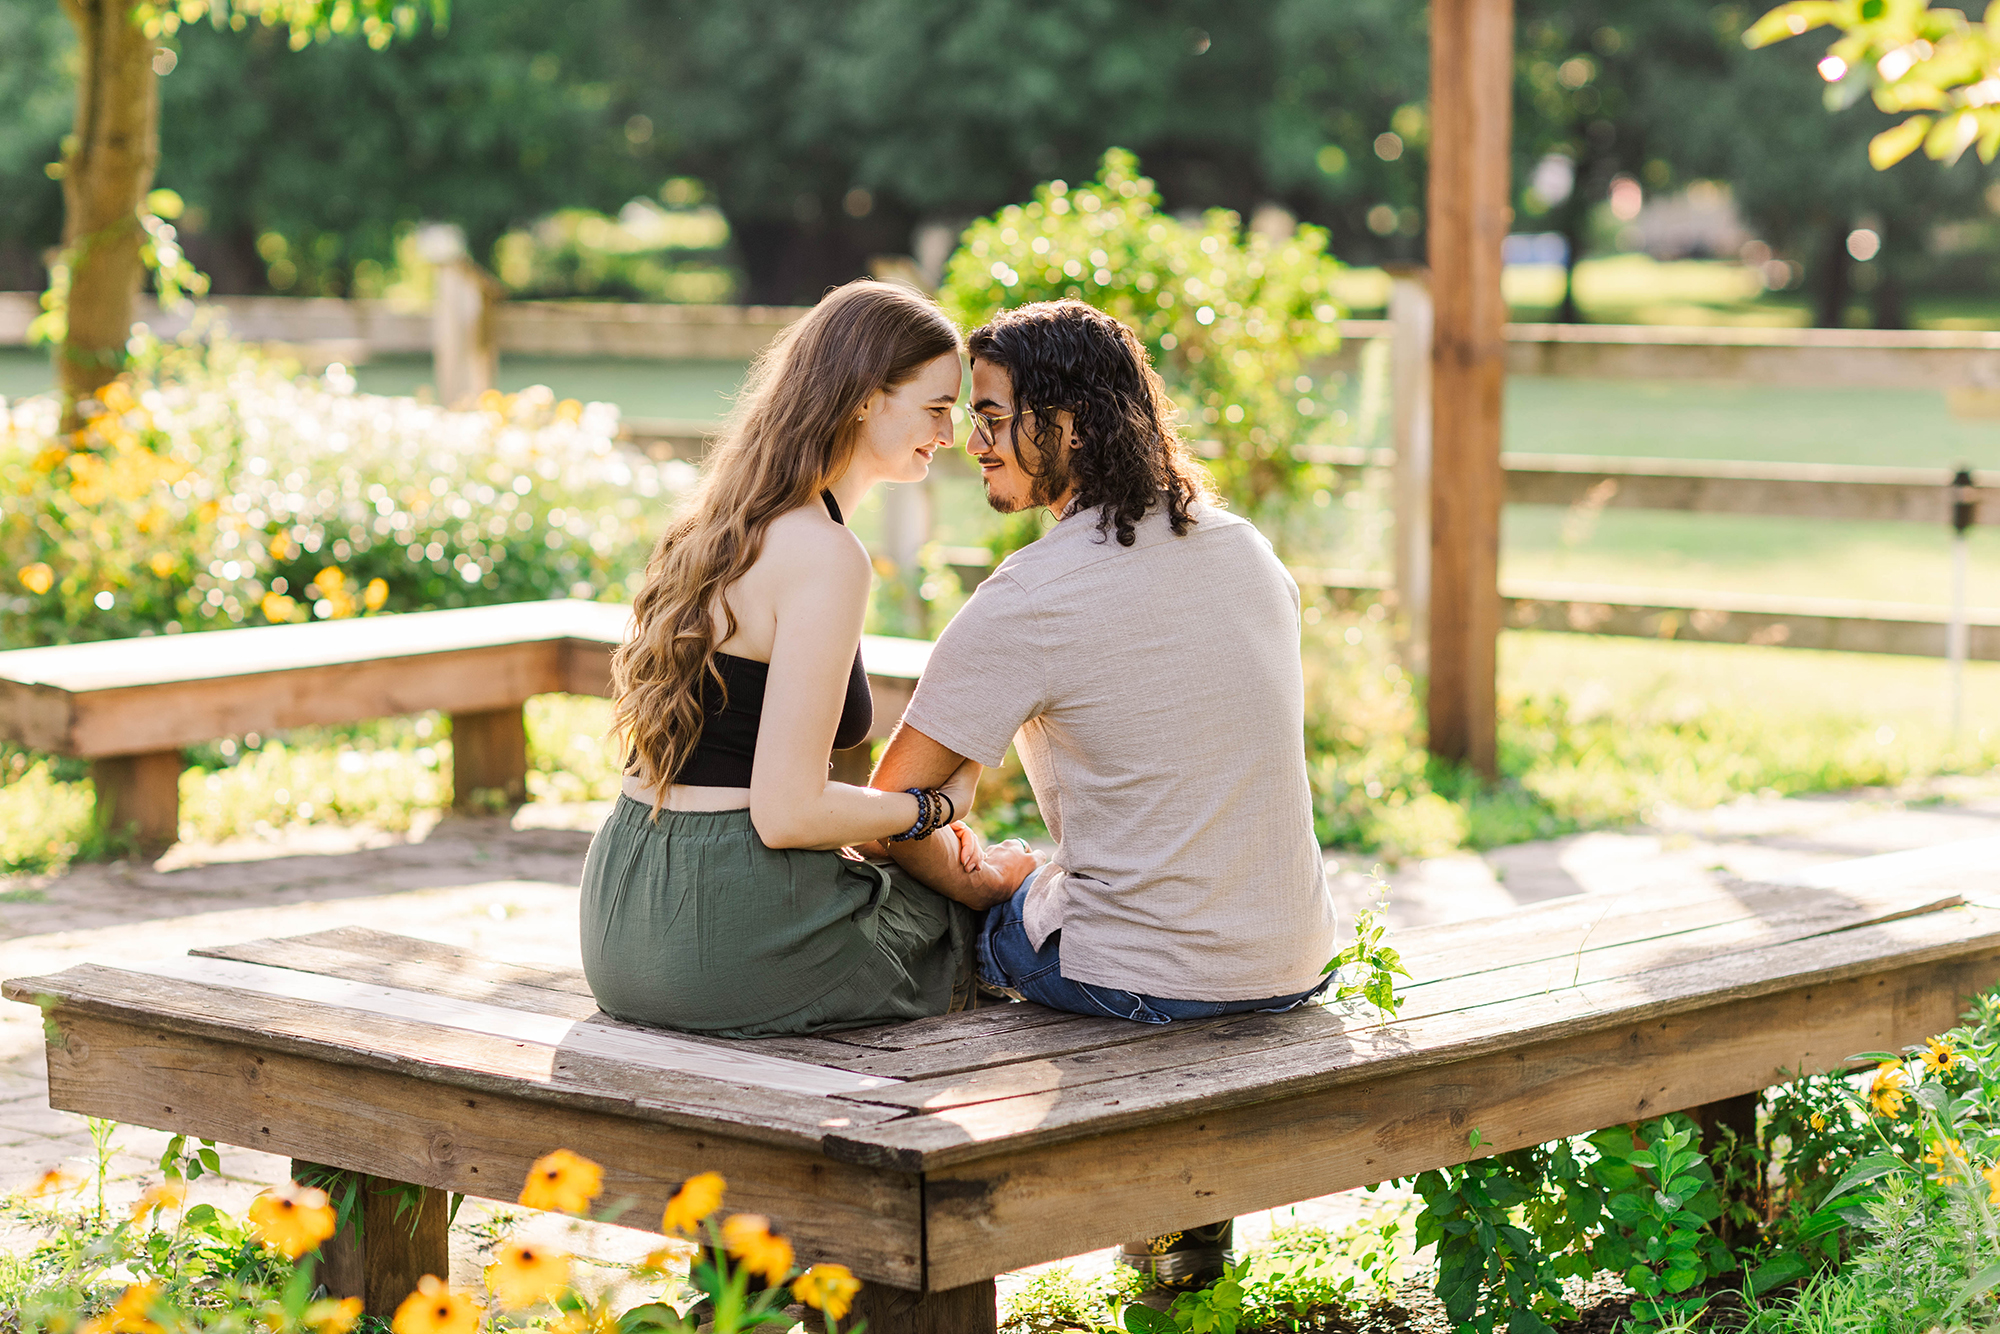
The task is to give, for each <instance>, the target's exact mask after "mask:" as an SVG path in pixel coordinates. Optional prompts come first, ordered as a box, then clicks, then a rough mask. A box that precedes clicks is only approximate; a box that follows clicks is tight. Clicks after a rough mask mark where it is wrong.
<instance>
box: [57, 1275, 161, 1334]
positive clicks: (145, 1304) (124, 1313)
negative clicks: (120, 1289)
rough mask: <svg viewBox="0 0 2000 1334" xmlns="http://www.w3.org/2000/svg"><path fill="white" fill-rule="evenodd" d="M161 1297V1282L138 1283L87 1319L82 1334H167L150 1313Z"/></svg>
mask: <svg viewBox="0 0 2000 1334" xmlns="http://www.w3.org/2000/svg"><path fill="white" fill-rule="evenodd" d="M159 1298H160V1285H159V1284H157V1283H134V1284H132V1285H131V1286H129V1287H127V1288H126V1289H125V1291H124V1293H123V1295H121V1296H120V1297H119V1298H118V1302H117V1304H116V1305H115V1306H113V1307H112V1308H111V1309H110V1310H109V1311H106V1312H105V1313H104V1314H103V1315H101V1316H98V1317H97V1318H96V1319H94V1320H86V1321H84V1323H83V1325H82V1326H81V1327H80V1328H79V1330H78V1334H164V1332H163V1331H162V1330H161V1329H160V1327H159V1326H158V1325H156V1324H154V1323H153V1320H152V1317H151V1316H150V1315H149V1314H148V1312H150V1311H151V1310H152V1309H153V1303H154V1302H156V1301H158V1300H159Z"/></svg>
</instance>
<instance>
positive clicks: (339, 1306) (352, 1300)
mask: <svg viewBox="0 0 2000 1334" xmlns="http://www.w3.org/2000/svg"><path fill="white" fill-rule="evenodd" d="M360 1320H361V1299H360V1298H359V1297H340V1298H334V1297H324V1298H321V1299H320V1300H319V1301H316V1302H314V1303H313V1304H312V1305H311V1306H308V1307H307V1308H306V1314H305V1323H306V1326H307V1327H308V1328H310V1329H311V1330H312V1331H313V1334H347V1332H348V1331H349V1330H351V1329H353V1328H354V1326H355V1325H356V1324H358V1323H359V1322H360Z"/></svg>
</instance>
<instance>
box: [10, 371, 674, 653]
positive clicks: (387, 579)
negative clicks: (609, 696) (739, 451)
mask: <svg viewBox="0 0 2000 1334" xmlns="http://www.w3.org/2000/svg"><path fill="white" fill-rule="evenodd" d="M140 364H141V369H140V371H139V372H138V373H137V375H136V376H135V378H134V379H133V380H132V381H130V382H129V383H128V382H127V381H123V380H121V381H118V382H115V383H114V384H112V385H111V386H109V387H107V388H106V389H105V390H104V392H103V393H102V395H101V396H100V400H101V401H100V402H98V403H97V404H95V405H94V408H95V409H96V411H95V412H94V415H92V416H91V417H90V419H89V421H88V423H87V425H86V426H85V427H84V429H83V430H81V431H79V432H77V433H75V434H74V435H72V436H68V437H64V436H61V435H59V434H58V432H57V430H56V425H57V422H56V404H55V403H54V402H53V401H51V400H49V399H29V400H25V401H23V402H19V403H16V404H13V405H11V407H9V406H8V405H5V404H0V412H4V418H0V494H5V495H6V496H7V497H8V504H7V507H6V511H5V515H4V517H0V570H4V572H5V573H4V585H0V587H4V590H5V591H4V592H0V645H5V646H8V647H20V646H23V645H32V644H48V643H63V642H70V641H76V640H88V639H105V638H117V637H124V636H132V635H142V634H156V633H169V634H171V633H176V632H179V631H184V630H204V629H212V628H217V627H223V626H229V625H239V624H262V623H266V622H272V621H305V620H312V619H316V618H317V619H330V618H338V617H341V616H347V615H357V614H363V613H365V612H370V611H379V610H391V611H414V610H418V609H424V608H432V607H458V606H470V605H475V604H480V603H490V602H512V601H521V600H525V599H533V598H546V597H586V598H596V597H603V598H610V599H618V598H621V597H623V596H624V595H625V581H626V580H627V579H629V578H630V577H631V576H632V574H633V573H634V572H635V571H637V570H639V569H641V568H643V565H644V561H645V557H646V553H647V551H648V550H649V548H650V545H651V543H652V540H653V538H654V536H655V535H656V534H657V532H658V530H659V529H660V527H661V525H662V521H663V519H664V516H665V511H666V509H667V507H668V506H669V505H670V503H671V501H672V498H673V496H674V495H675V494H676V493H677V492H678V491H679V490H681V489H682V488H683V487H685V486H686V485H687V484H688V483H690V482H691V481H692V480H693V470H692V469H690V468H688V467H687V466H686V465H685V464H672V463H669V464H664V465H659V464H654V463H650V462H648V461H646V460H643V459H640V458H637V457H634V456H632V455H629V454H627V453H625V452H624V451H621V450H620V449H619V448H618V447H617V446H616V445H615V444H614V443H613V437H614V435H615V432H616V430H617V414H616V410H615V409H613V408H611V407H609V406H607V405H603V404H591V405H590V406H588V407H585V406H584V405H582V404H580V403H576V402H574V401H568V402H562V403H558V402H557V401H556V400H555V397H554V395H553V394H551V393H550V392H549V391H548V390H546V389H530V390H526V391H524V392H522V393H520V394H516V395H500V394H491V395H488V396H487V398H486V399H485V400H483V401H482V403H481V405H480V407H479V409H478V410H477V411H471V412H447V411H445V410H443V409H441V408H437V407H432V406H428V405H425V404H422V403H419V402H417V401H415V400H413V399H401V398H383V397H377V396H374V395H366V394H357V393H355V392H353V381H352V379H351V377H347V376H346V375H345V373H344V372H341V371H338V370H337V369H336V370H332V371H329V373H328V374H327V376H326V377H325V378H323V379H318V380H312V379H304V378H294V377H291V376H288V375H286V374H284V373H282V370H281V368H279V367H278V366H276V365H274V364H273V363H271V362H268V361H266V360H263V359H262V358H259V357H256V356H254V355H251V354H249V353H247V352H244V351H243V350H241V349H240V348H237V347H235V346H233V345H231V344H229V343H228V342H227V341H225V340H218V341H214V342H208V343H201V342H195V341H190V342H188V343H185V344H176V345H171V346H166V347H156V348H155V349H154V350H153V351H152V352H151V353H150V354H149V355H147V356H145V357H143V358H141V363H140Z"/></svg>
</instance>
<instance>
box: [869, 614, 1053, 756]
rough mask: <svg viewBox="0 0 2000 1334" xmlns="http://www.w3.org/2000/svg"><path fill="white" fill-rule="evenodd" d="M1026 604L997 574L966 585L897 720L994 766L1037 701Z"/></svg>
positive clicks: (1038, 684) (1039, 663)
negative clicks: (970, 588) (970, 590)
mask: <svg viewBox="0 0 2000 1334" xmlns="http://www.w3.org/2000/svg"><path fill="white" fill-rule="evenodd" d="M1036 631H1037V626H1036V621H1035V612H1034V607H1033V606H1032V604H1031V603H1030V602H1029V600H1028V595H1027V593H1026V591H1025V590H1023V589H1022V588H1021V586H1020V585H1019V584H1017V583H1015V582H1014V580H1013V579H1011V578H1009V577H1008V576H1006V575H1005V574H994V575H991V576H989V577H988V578H987V579H986V581H985V582H983V583H981V584H980V585H979V587H978V588H976V589H974V590H973V594H972V596H971V597H970V598H968V599H967V600H966V603H965V606H963V607H962V608H960V609H959V613H958V615H956V616H954V617H952V618H951V624H949V625H947V626H945V628H944V633H943V634H941V635H939V636H938V640H937V644H936V646H935V647H934V648H932V649H931V656H930V661H929V663H927V664H926V665H925V667H924V674H923V676H922V678H921V679H920V680H919V681H918V682H917V691H916V695H915V697H914V698H912V699H911V700H910V707H909V708H907V709H905V710H904V711H903V721H904V722H905V723H908V724H909V725H910V726H911V727H914V728H916V729H917V730H918V731H919V732H922V733H923V734H924V735H925V736H927V737H929V738H930V739H931V740H933V741H935V742H937V743H938V744H940V745H942V746H945V747H946V748H948V749H950V750H953V751H956V752H957V753H958V754H960V755H963V756H965V757H966V758H967V759H969V760H977V761H978V762H979V763H981V764H983V765H985V766H986V767H987V768H989V769H990V768H996V767H998V766H999V764H1000V761H1001V759H1002V758H1003V757H1004V756H1005V755H1006V753H1007V745H1008V743H1009V742H1011V741H1012V740H1013V739H1014V733H1016V732H1018V731H1019V730H1020V729H1021V724H1023V723H1025V722H1027V721H1028V720H1029V719H1030V718H1033V717H1035V716H1036V715H1037V714H1039V713H1041V712H1042V710H1043V708H1044V707H1045V696H1046V690H1045V687H1044V682H1045V677H1044V670H1045V666H1044V663H1045V660H1044V658H1043V655H1042V651H1041V644H1040V640H1039V636H1038V634H1037V633H1036Z"/></svg>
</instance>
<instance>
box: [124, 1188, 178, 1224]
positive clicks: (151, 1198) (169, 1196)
mask: <svg viewBox="0 0 2000 1334" xmlns="http://www.w3.org/2000/svg"><path fill="white" fill-rule="evenodd" d="M186 1200H187V1184H186V1183H185V1182H180V1181H162V1182H161V1183H160V1184H159V1185H157V1186H148V1187H146V1190H145V1193H144V1194H142V1195H140V1196H139V1198H138V1199H137V1200H135V1201H134V1202H133V1204H132V1221H133V1222H135V1223H136V1222H138V1221H139V1220H140V1219H141V1218H144V1217H145V1216H146V1215H147V1214H150V1213H152V1212H154V1211H155V1210H158V1209H178V1208H180V1207H181V1205H182V1203H184V1202H185V1201H186Z"/></svg>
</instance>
